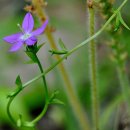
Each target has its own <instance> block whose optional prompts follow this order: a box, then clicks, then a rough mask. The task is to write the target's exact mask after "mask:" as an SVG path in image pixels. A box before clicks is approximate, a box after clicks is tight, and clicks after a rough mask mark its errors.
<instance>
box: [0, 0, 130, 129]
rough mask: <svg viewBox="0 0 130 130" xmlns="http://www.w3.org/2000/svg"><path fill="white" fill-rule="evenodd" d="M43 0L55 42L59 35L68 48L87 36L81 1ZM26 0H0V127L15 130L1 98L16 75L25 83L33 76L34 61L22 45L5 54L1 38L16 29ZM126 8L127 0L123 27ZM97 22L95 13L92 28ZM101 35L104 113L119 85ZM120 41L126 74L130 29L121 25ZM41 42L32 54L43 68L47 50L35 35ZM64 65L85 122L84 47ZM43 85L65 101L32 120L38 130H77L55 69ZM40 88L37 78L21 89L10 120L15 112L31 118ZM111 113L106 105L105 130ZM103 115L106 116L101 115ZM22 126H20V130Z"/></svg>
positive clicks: (39, 106) (126, 14) (37, 109)
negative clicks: (122, 28)
mask: <svg viewBox="0 0 130 130" xmlns="http://www.w3.org/2000/svg"><path fill="white" fill-rule="evenodd" d="M47 2H48V6H47V8H46V13H47V15H48V16H49V22H50V25H52V26H53V27H54V28H55V29H56V31H55V32H54V37H55V40H56V41H58V39H59V38H61V39H62V40H63V41H64V43H65V44H66V46H67V48H69V49H71V48H73V47H75V46H76V45H77V44H79V43H80V42H82V41H83V40H85V39H86V38H87V37H88V28H87V25H88V14H87V11H86V2H85V0H47ZM120 2H121V1H120V0H117V2H116V4H117V5H115V6H118V5H119V4H120ZM26 4H27V2H25V1H23V0H19V1H18V0H11V1H10V0H0V43H1V45H0V130H20V129H19V128H16V127H15V126H13V125H12V123H11V122H10V120H9V118H8V117H7V113H6V104H7V99H6V96H7V94H8V93H9V92H10V91H12V90H13V89H14V88H15V85H14V84H15V83H14V82H15V79H16V77H17V75H20V76H21V78H22V81H23V82H27V81H28V80H30V79H32V78H33V77H35V76H37V75H38V74H39V70H38V68H37V66H36V65H33V64H32V65H28V64H25V62H26V61H27V60H28V57H27V56H26V54H25V53H24V51H23V50H24V48H23V49H21V50H20V51H19V52H16V53H9V52H8V49H9V47H10V45H9V44H7V43H5V42H4V41H3V40H2V38H3V37H4V36H7V35H10V34H12V33H16V32H19V31H20V30H19V28H18V27H17V23H20V24H21V23H22V19H23V17H24V15H25V14H26V12H25V11H24V10H23V8H24V6H25V5H26ZM129 8H130V2H128V4H127V5H126V6H125V8H123V11H122V12H123V17H124V19H125V21H126V22H127V24H128V25H130V15H129V11H128V10H129ZM35 21H36V22H35V27H39V26H40V24H39V22H38V20H37V18H35ZM103 22H104V21H103V20H102V19H101V17H100V15H99V14H98V13H97V17H96V23H97V25H96V28H97V29H96V30H98V29H99V28H100V27H101V23H103ZM102 36H103V38H102ZM102 36H100V37H99V38H98V40H97V39H96V42H97V43H98V47H97V51H98V72H99V75H98V81H99V99H100V105H101V115H102V114H104V111H105V108H107V106H108V104H109V103H111V102H112V101H114V100H115V98H116V96H117V95H120V86H119V83H118V82H115V81H118V76H117V74H116V69H115V65H114V63H113V62H112V61H111V60H110V59H109V54H110V49H109V48H108V47H107V46H106V45H105V44H104V42H105V40H108V39H107V38H106V39H105V36H106V34H104V35H102ZM120 39H121V42H122V44H125V45H126V50H127V51H128V61H127V69H128V71H127V72H128V74H129V76H130V71H129V64H130V62H129V58H130V44H129V42H130V32H128V31H127V30H125V29H124V30H123V35H121V37H120ZM44 41H46V44H45V45H44V47H43V48H42V49H41V50H40V52H39V54H38V55H39V58H40V59H41V61H42V63H43V65H44V67H45V68H48V67H49V66H50V65H51V63H52V62H53V60H52V59H54V58H53V56H51V54H50V53H49V52H48V50H49V49H50V46H49V43H48V41H47V39H46V37H45V36H43V35H42V36H40V37H39V44H40V43H42V42H44ZM57 45H58V44H57ZM64 64H65V66H66V68H67V71H68V75H69V77H70V79H71V81H72V84H73V86H74V89H75V91H76V93H77V96H78V97H79V99H80V101H81V103H82V106H83V108H84V110H85V112H86V115H88V116H89V119H90V120H91V100H90V94H91V93H90V83H89V65H88V47H87V46H84V47H83V48H81V49H79V50H78V51H77V52H76V53H74V54H73V55H72V56H70V57H69V58H68V59H67V60H65V61H64ZM47 83H48V86H49V92H50V93H51V92H53V91H54V90H59V95H58V98H59V99H60V100H62V101H63V102H65V104H66V105H65V106H62V105H51V106H50V107H49V109H48V111H47V114H46V115H45V117H43V119H42V120H41V121H40V122H39V123H38V125H37V128H38V130H79V129H80V128H79V126H78V123H77V121H76V119H75V116H74V115H73V113H72V110H71V107H70V105H69V102H68V100H67V97H66V93H65V89H64V87H65V86H64V83H63V82H62V79H61V77H60V75H59V73H58V69H57V67H56V68H55V69H54V70H53V71H51V72H50V73H49V74H47ZM42 87H43V86H42V84H41V80H38V81H37V82H35V83H33V84H31V85H30V86H29V87H28V88H26V89H25V90H24V91H22V93H21V94H20V95H19V96H18V97H17V98H16V99H15V101H14V103H13V104H12V108H11V109H12V113H14V115H15V116H16V118H18V114H19V113H20V114H22V115H23V118H25V119H32V118H34V117H35V116H37V115H38V113H40V112H41V110H42V108H43V105H44V98H43V97H44V95H43V93H42V89H43V88H42ZM86 110H87V111H86ZM115 111H116V108H115V109H112V110H111V111H110V114H109V112H106V114H105V115H106V116H105V117H104V119H106V120H105V121H106V122H105V121H104V122H103V125H104V126H105V130H110V129H111V130H112V129H113V128H114V123H113V125H112V123H111V122H112V121H113V120H114V118H115V117H114V115H113V113H114V112H115ZM107 114H108V115H110V116H108V117H107ZM104 126H103V127H104ZM26 129H27V128H26ZM26 129H25V128H21V130H26Z"/></svg>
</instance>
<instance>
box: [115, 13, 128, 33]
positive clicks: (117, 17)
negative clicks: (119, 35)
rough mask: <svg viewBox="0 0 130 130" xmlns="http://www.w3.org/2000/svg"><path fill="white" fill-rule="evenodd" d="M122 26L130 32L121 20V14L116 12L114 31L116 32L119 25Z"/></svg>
mask: <svg viewBox="0 0 130 130" xmlns="http://www.w3.org/2000/svg"><path fill="white" fill-rule="evenodd" d="M121 24H122V25H123V26H124V27H125V28H126V29H128V30H130V28H129V27H128V25H127V24H126V23H125V21H124V20H123V18H122V16H121V13H120V12H118V14H117V16H116V28H115V30H114V31H117V30H118V29H119V28H120V25H121Z"/></svg>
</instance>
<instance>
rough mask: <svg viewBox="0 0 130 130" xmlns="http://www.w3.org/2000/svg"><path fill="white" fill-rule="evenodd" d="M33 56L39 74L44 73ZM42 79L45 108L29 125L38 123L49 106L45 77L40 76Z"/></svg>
mask: <svg viewBox="0 0 130 130" xmlns="http://www.w3.org/2000/svg"><path fill="white" fill-rule="evenodd" d="M34 56H35V57H36V60H37V64H38V66H39V69H40V71H41V73H44V70H43V68H42V65H41V63H40V61H39V59H38V57H37V55H36V54H34ZM42 79H43V83H44V87H45V106H44V108H43V110H42V112H41V113H40V114H39V115H38V116H37V117H36V118H35V119H34V120H33V121H31V123H33V124H35V123H36V122H38V121H39V120H40V119H41V118H42V117H43V116H44V115H45V113H46V111H47V108H48V104H49V97H48V89H47V83H46V78H45V75H43V76H42Z"/></svg>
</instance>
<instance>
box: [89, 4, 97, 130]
mask: <svg viewBox="0 0 130 130" xmlns="http://www.w3.org/2000/svg"><path fill="white" fill-rule="evenodd" d="M88 7H89V31H90V36H93V35H94V30H95V29H94V28H95V27H94V26H95V13H94V9H93V7H92V5H91V6H88ZM89 59H90V61H89V64H90V66H89V67H90V76H91V77H90V79H91V97H92V98H91V100H92V117H93V129H94V130H99V105H98V91H97V89H98V87H97V66H96V65H97V64H96V62H97V61H96V44H95V41H94V40H91V41H90V45H89Z"/></svg>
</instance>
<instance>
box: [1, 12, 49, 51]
mask: <svg viewBox="0 0 130 130" xmlns="http://www.w3.org/2000/svg"><path fill="white" fill-rule="evenodd" d="M47 24H48V20H46V21H45V22H44V24H43V25H42V26H41V27H40V28H38V29H36V30H34V31H33V27H34V20H33V17H32V15H31V13H27V14H26V15H25V17H24V20H23V23H22V27H20V28H21V31H22V32H19V33H16V34H12V35H10V36H6V37H4V38H3V40H4V41H6V42H8V43H10V44H12V46H11V48H10V50H9V51H10V52H15V51H18V50H19V49H20V48H21V47H22V45H23V44H26V45H27V46H32V45H34V44H35V43H36V42H37V38H36V36H38V35H40V34H42V33H43V32H44V30H45V28H46V26H47ZM19 26H20V25H19Z"/></svg>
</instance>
